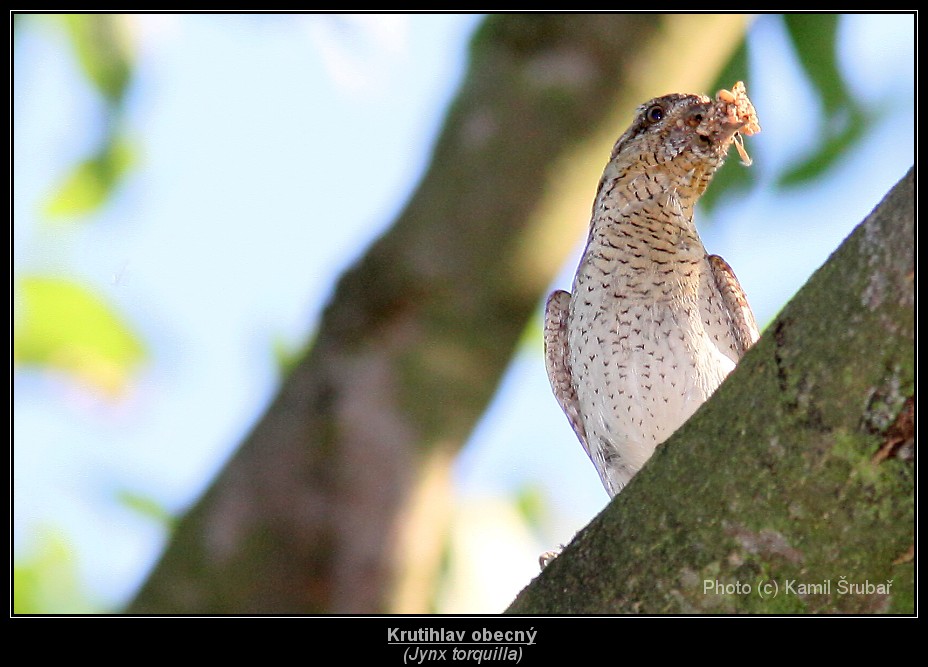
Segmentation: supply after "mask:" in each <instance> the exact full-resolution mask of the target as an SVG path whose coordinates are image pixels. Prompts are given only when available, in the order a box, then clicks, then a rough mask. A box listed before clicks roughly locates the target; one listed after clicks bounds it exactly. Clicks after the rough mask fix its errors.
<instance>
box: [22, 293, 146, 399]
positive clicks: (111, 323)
mask: <svg viewBox="0 0 928 667" xmlns="http://www.w3.org/2000/svg"><path fill="white" fill-rule="evenodd" d="M15 291H16V299H15V301H16V302H17V311H18V312H17V313H16V318H15V320H14V328H13V357H14V359H15V360H16V362H17V363H19V364H25V365H34V366H39V367H42V368H46V369H51V370H56V371H61V372H64V373H67V374H69V375H71V376H73V377H75V378H77V379H78V380H80V381H82V382H83V383H84V384H86V385H87V386H89V387H91V388H93V389H96V390H98V391H101V392H103V393H104V394H107V395H115V394H118V393H120V392H121V391H123V390H124V389H125V386H126V384H127V383H128V381H129V379H130V377H131V376H132V374H133V373H134V372H135V371H136V370H137V368H138V366H139V364H141V362H142V361H143V360H144V359H145V349H144V347H143V345H142V343H141V341H140V340H139V338H138V336H136V334H135V333H133V332H132V330H131V329H130V328H129V326H128V325H127V324H126V323H125V322H124V321H123V320H122V319H121V318H120V317H119V316H118V315H117V314H116V313H115V312H113V310H112V309H111V308H110V306H109V305H107V304H106V303H105V302H104V301H103V300H102V299H101V298H100V297H99V296H97V295H96V294H94V292H93V291H91V290H90V289H88V288H86V287H84V286H82V285H80V284H78V283H77V282H75V281H73V280H69V279H66V278H53V277H48V276H26V277H23V278H21V279H19V280H18V281H17V284H16V290H15Z"/></svg>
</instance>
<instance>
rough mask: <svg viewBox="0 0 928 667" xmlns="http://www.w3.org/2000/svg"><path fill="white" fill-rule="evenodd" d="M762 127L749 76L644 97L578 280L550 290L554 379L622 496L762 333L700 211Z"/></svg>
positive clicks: (601, 194) (603, 184)
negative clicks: (700, 223)
mask: <svg viewBox="0 0 928 667" xmlns="http://www.w3.org/2000/svg"><path fill="white" fill-rule="evenodd" d="M759 130H760V126H759V125H758V123H757V117H756V115H755V113H754V107H753V106H752V105H751V102H750V100H748V98H747V95H746V93H745V90H744V85H743V84H741V83H740V82H739V83H738V84H736V85H735V86H734V87H733V88H732V90H731V91H720V92H719V95H718V96H717V98H716V100H715V101H713V100H711V99H709V98H708V97H705V96H702V95H681V94H673V95H665V96H664V97H659V98H655V99H653V100H651V101H649V102H647V103H645V104H643V105H642V106H641V107H639V108H638V111H637V113H636V116H635V120H634V122H633V123H632V125H631V127H630V128H629V129H628V130H627V131H626V132H625V134H623V135H622V136H621V137H620V138H619V140H618V141H617V142H616V144H615V148H614V149H613V151H612V156H611V158H610V160H609V163H608V164H607V165H606V169H605V171H604V173H603V177H602V180H601V181H600V183H599V189H598V191H597V194H596V199H595V201H594V204H593V215H592V220H591V223H590V232H589V237H588V240H587V245H586V249H585V251H584V253H583V257H582V258H581V260H580V265H579V267H578V268H577V273H576V276H575V278H574V282H573V287H572V290H571V292H570V293H568V292H565V291H562V290H558V291H555V292H554V293H553V294H551V296H550V297H549V298H548V301H547V305H546V308H545V332H544V337H545V365H546V368H547V371H548V378H549V380H550V381H551V387H552V389H553V390H554V394H555V397H556V398H557V401H558V403H559V404H560V405H561V407H562V408H563V410H564V412H565V413H566V414H567V417H568V419H569V421H570V423H571V426H572V427H573V429H574V431H575V432H576V434H577V437H578V438H579V439H580V443H581V444H582V445H583V448H584V450H586V452H587V454H588V455H589V457H590V459H591V460H592V461H593V464H594V465H595V466H596V470H597V471H598V473H599V476H600V479H601V480H602V482H603V485H604V486H605V487H606V490H607V491H608V493H609V495H610V496H614V495H615V494H617V493H618V492H619V491H621V490H622V488H623V487H624V486H625V485H626V484H627V483H628V481H629V480H630V479H631V477H632V476H633V475H634V474H635V473H636V472H637V471H638V470H640V468H641V466H643V465H644V463H645V462H646V461H647V460H648V458H649V457H650V456H651V454H652V453H653V452H654V449H655V447H656V446H657V445H658V444H660V443H661V442H663V441H664V440H666V439H667V438H668V437H670V435H671V434H672V433H673V432H674V431H675V430H677V428H679V427H680V426H681V425H682V424H683V423H684V422H685V421H686V420H687V419H688V418H689V417H690V415H692V414H693V412H695V411H696V409H697V408H698V407H699V406H700V405H701V404H702V403H703V402H704V401H705V400H706V399H707V398H708V397H709V396H711V395H712V393H713V392H714V391H715V390H716V388H718V386H719V385H720V384H721V382H722V381H723V380H724V379H725V377H726V376H727V375H728V373H729V372H730V371H731V370H732V369H733V368H734V367H735V365H736V364H737V363H738V361H739V360H740V359H741V357H742V356H743V355H744V353H745V351H746V350H747V349H748V348H749V347H750V346H751V345H752V344H753V343H754V342H755V341H756V340H757V337H758V331H757V324H756V323H755V321H754V315H753V314H752V312H751V308H750V306H749V305H748V302H747V299H746V298H745V296H744V292H743V291H742V289H741V286H740V285H739V283H738V280H737V278H736V277H735V274H734V272H733V271H732V270H731V267H730V266H729V265H728V264H727V263H726V262H725V260H723V259H722V258H721V257H718V256H715V255H708V254H707V253H706V250H705V248H704V247H703V244H702V241H701V240H700V238H699V235H698V234H697V232H696V227H695V225H694V223H693V210H694V207H695V205H696V201H697V200H698V199H699V197H700V196H701V195H702V193H703V192H704V191H705V189H706V187H707V186H708V184H709V181H710V180H711V178H712V176H713V174H714V173H715V171H716V169H717V168H718V167H719V166H720V165H721V164H722V162H723V161H724V159H725V156H726V154H727V153H728V150H729V148H730V147H731V145H732V143H736V142H737V143H736V146H737V147H738V151H739V154H741V157H742V160H743V161H744V162H746V163H747V162H749V158H748V157H747V153H746V152H745V151H744V148H743V145H742V144H741V143H740V141H741V138H740V136H739V133H740V134H754V133H755V132H758V131H759Z"/></svg>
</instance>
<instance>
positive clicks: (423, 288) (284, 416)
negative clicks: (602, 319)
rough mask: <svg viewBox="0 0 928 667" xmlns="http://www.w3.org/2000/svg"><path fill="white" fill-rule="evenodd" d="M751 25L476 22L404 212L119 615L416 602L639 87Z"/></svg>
mask: <svg viewBox="0 0 928 667" xmlns="http://www.w3.org/2000/svg"><path fill="white" fill-rule="evenodd" d="M744 23H745V22H744V19H743V18H741V17H735V16H661V15H655V14H648V15H637V16H635V15H622V16H615V15H602V16H595V15H577V16H564V15H558V16H544V15H529V16H518V15H507V16H498V17H492V18H491V19H489V20H488V21H487V22H486V23H485V24H484V25H483V26H482V28H481V29H480V30H479V31H478V33H477V35H476V36H475V38H474V40H473V44H472V52H471V67H470V70H469V74H468V76H467V78H466V81H465V83H464V86H463V88H462V90H461V92H460V94H459V97H458V98H457V101H456V102H455V103H454V105H453V106H452V108H451V111H450V113H449V116H448V119H447V121H446V125H445V128H444V130H443V132H442V134H441V137H440V139H439V141H438V143H437V145H436V148H435V151H434V155H433V161H432V167H431V168H430V169H429V171H428V173H427V174H426V175H425V177H424V179H423V181H422V182H421V184H420V185H419V188H418V190H417V192H416V193H415V195H414V196H413V198H412V200H411V201H410V203H409V205H408V207H407V208H406V210H405V211H404V212H403V213H402V215H401V216H400V218H399V219H398V220H397V222H396V223H395V225H394V226H393V228H392V229H391V230H390V231H389V232H388V233H387V234H386V235H385V236H383V237H382V238H381V239H380V240H379V241H378V242H377V243H376V244H375V245H374V246H373V247H372V248H371V249H370V250H369V251H368V252H367V254H366V255H365V256H364V257H363V258H362V259H361V260H360V261H359V262H358V264H357V265H356V266H355V267H354V268H352V269H351V270H350V271H348V272H347V273H346V275H344V276H343V278H342V279H341V281H340V283H339V285H338V288H337V291H336V293H335V295H334V298H333V300H332V302H331V304H330V305H329V307H328V308H327V310H326V312H325V313H324V316H323V321H322V324H321V327H320V330H319V332H318V335H317V337H316V339H315V341H314V344H313V346H312V349H311V350H310V352H309V353H308V354H307V356H306V358H305V359H303V360H302V361H301V363H300V364H299V365H298V367H297V368H296V369H295V370H294V371H293V373H292V374H291V375H290V376H289V377H288V379H287V380H286V382H285V383H284V385H283V387H282V388H281V390H280V392H279V394H278V396H277V397H276V399H275V400H274V402H273V404H272V405H271V406H270V407H269V409H268V410H267V412H266V414H265V415H264V417H263V418H262V419H261V420H260V421H259V423H258V424H257V425H256V426H255V428H254V430H253V432H252V433H251V434H250V435H249V436H248V437H247V438H246V440H245V442H244V443H243V444H242V446H241V448H240V449H239V450H238V452H237V453H236V454H235V456H234V457H233V459H232V460H231V461H230V462H229V463H228V465H227V466H226V468H225V470H224V471H223V472H222V473H221V475H220V477H219V478H218V479H217V480H216V481H215V483H214V484H213V485H212V486H211V488H210V489H209V490H208V492H207V493H206V494H205V496H204V497H203V498H202V499H201V500H200V501H199V502H198V503H197V504H196V506H195V507H194V508H193V509H192V510H191V511H190V512H189V514H188V515H187V516H186V517H184V519H183V520H182V521H181V522H180V524H179V526H178V528H177V530H176V533H175V534H174V535H173V536H172V539H171V543H170V545H169V546H168V548H167V550H166V552H165V554H164V556H163V558H162V559H161V562H160V563H159V564H158V565H157V567H156V569H155V570H154V572H153V573H152V575H151V576H150V578H149V580H148V581H147V582H146V584H145V585H144V587H143V588H142V590H141V591H140V593H139V595H138V597H137V598H136V600H135V601H134V603H132V604H131V605H130V607H129V611H130V612H136V613H143V612H148V613H228V612H238V613H244V612H248V613H261V612H272V613H287V612H291V613H299V612H302V613H307V612H338V613H345V612H348V613H351V612H364V613H371V612H385V611H417V612H421V611H427V610H428V608H427V604H428V597H427V595H428V593H427V591H428V590H429V588H430V587H429V582H430V580H431V578H432V576H433V575H434V573H435V572H436V571H437V569H438V567H439V562H440V555H441V553H440V552H441V532H440V524H441V521H442V520H443V517H444V516H447V513H446V512H442V511H441V507H442V505H441V502H440V501H436V497H437V496H436V492H435V489H440V488H441V487H442V480H443V478H444V477H445V476H446V475H447V469H448V461H449V460H450V459H451V455H452V454H453V452H455V451H456V450H457V449H458V448H459V447H460V446H461V444H462V443H463V442H464V440H465V438H466V437H467V435H468V433H469V432H470V430H471V428H472V427H473V425H474V424H475V423H476V421H477V419H478V418H479V416H480V415H481V413H482V411H483V409H484V407H485V406H486V405H487V403H488V402H489V400H490V398H491V397H492V394H493V392H494V390H495V388H496V385H497V383H498V381H499V379H500V377H501V375H502V372H503V370H504V369H505V367H506V365H507V362H508V360H509V358H510V356H511V354H512V352H513V349H514V347H515V345H516V343H517V341H518V338H519V336H520V334H521V333H522V331H523V328H524V326H525V324H526V321H527V320H528V318H529V317H530V314H531V313H532V312H533V310H534V309H535V308H536V307H537V304H538V302H539V300H540V299H541V298H542V296H543V294H542V292H543V291H544V289H545V287H546V286H547V285H548V284H549V283H550V281H551V280H552V279H553V277H554V275H555V273H556V272H557V270H558V269H559V267H560V266H561V265H562V263H563V261H564V259H565V256H566V254H567V252H568V251H569V250H570V248H572V247H573V245H574V243H575V241H576V239H578V238H580V236H581V235H582V229H583V227H584V226H585V225H586V223H587V221H588V215H589V205H590V204H589V202H590V200H591V197H592V191H593V189H594V187H595V184H596V182H597V181H598V178H599V174H600V172H601V169H602V166H603V164H604V160H605V156H607V155H608V154H609V149H610V148H611V145H612V142H613V141H614V140H615V137H616V136H617V135H618V133H619V132H620V131H621V129H622V127H624V125H625V123H626V122H627V119H628V117H629V116H630V112H631V109H632V108H633V106H634V105H635V104H637V103H638V102H640V101H641V100H642V99H647V98H649V97H652V96H653V95H654V94H660V93H664V92H667V91H671V90H695V91H701V90H704V89H705V88H706V86H708V85H709V84H710V82H711V80H712V78H713V76H714V75H715V73H716V72H717V71H718V69H719V68H720V67H721V65H722V64H723V63H724V62H725V60H726V58H727V56H728V55H729V51H730V49H731V48H733V47H734V46H736V45H737V44H738V42H739V38H740V36H741V34H742V32H743V29H744ZM665 44H672V45H673V48H664V47H663V46H662V45H665ZM671 65H672V66H671ZM591 156H592V157H591ZM371 173H373V174H374V176H373V177H376V165H359V174H360V175H361V176H360V177H361V178H365V177H371V176H370V174H371ZM351 177H352V178H359V176H358V175H352V176H351ZM578 183H580V184H582V185H581V187H580V189H579V192H580V193H581V194H580V195H579V196H578V195H577V194H567V193H569V192H570V190H571V189H572V188H574V187H575V186H576V184H578ZM346 206H350V202H346ZM333 223H334V224H337V221H333Z"/></svg>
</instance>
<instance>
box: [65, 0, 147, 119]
mask: <svg viewBox="0 0 928 667" xmlns="http://www.w3.org/2000/svg"><path fill="white" fill-rule="evenodd" d="M59 18H60V19H61V20H62V23H63V24H64V27H65V29H66V31H67V34H68V37H69V39H70V42H71V47H72V48H73V49H74V54H75V56H76V58H77V63H78V64H79V65H80V67H81V70H82V71H83V73H84V75H85V76H86V77H87V80H88V81H90V82H91V83H92V84H93V85H94V86H95V87H96V89H97V91H98V92H99V93H100V95H101V96H102V97H103V98H104V99H105V100H106V101H107V102H108V103H109V105H110V106H112V107H114V108H119V107H120V105H121V104H122V101H123V98H124V97H125V94H126V89H127V87H128V86H129V81H130V79H131V75H132V52H131V48H130V47H131V42H130V41H129V37H128V34H127V32H126V30H125V26H124V23H123V19H122V17H120V16H119V15H117V14H67V15H64V16H61V17H59Z"/></svg>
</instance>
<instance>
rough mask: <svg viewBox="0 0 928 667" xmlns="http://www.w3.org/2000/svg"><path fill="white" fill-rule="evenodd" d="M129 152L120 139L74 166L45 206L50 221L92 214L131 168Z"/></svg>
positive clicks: (125, 144) (112, 141)
mask: <svg viewBox="0 0 928 667" xmlns="http://www.w3.org/2000/svg"><path fill="white" fill-rule="evenodd" d="M133 157H134V156H133V151H132V149H131V147H130V146H129V145H128V144H127V142H126V141H125V140H123V139H121V138H120V137H113V138H112V140H111V141H108V142H106V143H104V145H103V146H102V147H101V148H100V152H99V153H97V154H96V155H93V156H91V157H89V158H87V159H85V160H82V161H80V162H78V163H77V164H76V165H75V166H74V167H73V168H72V169H71V171H70V173H69V174H68V175H67V176H66V177H65V179H64V181H63V182H62V183H61V184H60V185H59V186H58V187H57V189H56V190H55V192H54V193H53V194H52V196H51V198H50V199H49V200H48V201H47V202H46V204H45V209H44V210H45V214H46V215H48V216H49V217H50V218H65V217H70V216H77V215H84V214H87V213H93V212H94V211H96V210H97V209H99V208H100V207H101V206H102V205H103V204H105V203H106V201H107V199H109V197H110V195H111V194H112V192H113V190H114V189H115V188H116V186H117V185H118V184H119V183H120V182H121V181H122V178H123V176H125V174H126V172H127V171H128V170H129V168H130V167H131V166H132V164H133V161H134V160H133Z"/></svg>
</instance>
